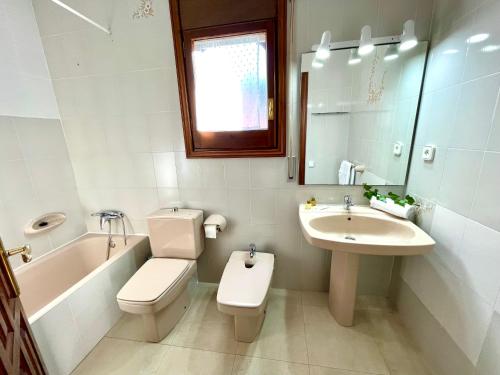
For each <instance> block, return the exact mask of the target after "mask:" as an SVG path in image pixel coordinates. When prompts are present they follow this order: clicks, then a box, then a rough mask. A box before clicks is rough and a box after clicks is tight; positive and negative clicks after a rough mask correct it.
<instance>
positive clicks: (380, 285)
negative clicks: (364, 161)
mask: <svg viewBox="0 0 500 375" xmlns="http://www.w3.org/2000/svg"><path fill="white" fill-rule="evenodd" d="M33 3H34V7H35V13H36V16H37V20H38V24H39V28H40V32H41V34H42V40H43V45H44V49H45V52H46V55H47V60H48V65H49V69H50V71H51V74H52V78H53V80H54V87H55V91H56V97H57V101H58V104H59V108H60V111H61V116H62V119H63V127H64V130H65V134H66V137H67V141H68V146H69V151H70V157H71V161H72V164H73V168H74V170H75V175H76V181H77V187H78V191H79V194H80V197H81V200H82V203H83V206H84V209H85V214H86V217H87V226H88V228H89V229H90V230H96V229H97V221H96V220H95V219H92V218H90V217H89V214H90V212H92V211H94V210H97V209H101V208H106V207H115V208H121V209H123V210H124V211H125V212H126V213H127V216H128V217H129V219H130V222H131V223H130V224H131V227H132V229H133V230H134V231H136V232H145V231H146V225H145V216H146V215H147V214H148V213H149V212H151V211H152V210H154V209H156V208H158V207H165V206H172V205H173V204H176V202H179V201H181V202H184V204H185V205H187V206H189V207H196V208H201V209H204V210H205V211H206V213H207V214H209V213H212V212H218V213H221V214H224V215H226V216H227V217H228V219H229V222H230V224H229V227H228V229H227V231H226V232H225V233H223V234H222V235H221V236H220V237H219V238H218V239H217V240H215V241H214V240H208V241H207V249H206V251H205V253H204V254H203V255H202V257H201V258H200V259H199V268H198V269H199V274H200V278H201V279H202V280H205V281H218V280H219V278H220V275H221V273H222V270H223V267H224V265H225V262H226V260H227V258H228V256H229V254H230V252H231V251H232V250H234V249H244V248H246V247H247V246H248V244H249V243H250V242H255V243H256V244H257V247H258V249H262V250H264V249H266V250H274V251H275V252H276V253H277V255H278V257H277V269H276V273H275V279H274V283H275V285H276V286H279V287H287V288H296V289H312V290H322V289H323V290H324V289H326V288H327V286H328V275H329V263H330V262H329V255H330V254H329V253H328V252H326V251H323V250H320V249H316V248H312V247H311V246H309V245H308V244H307V243H306V242H305V240H304V239H303V237H302V234H301V233H300V229H299V226H298V222H297V220H298V215H297V208H298V203H299V202H303V201H304V200H305V199H306V198H307V197H310V196H311V195H315V196H316V197H318V198H319V199H320V200H321V201H328V202H336V203H339V202H341V200H342V197H343V195H344V194H345V193H351V194H353V196H354V200H355V202H362V201H363V198H362V196H361V193H362V192H361V189H359V188H354V189H353V188H335V187H332V188H328V187H324V188H323V187H318V188H302V187H298V186H297V185H296V182H291V183H289V182H287V180H286V161H285V159H283V158H277V159H251V160H250V159H232V160H229V159H226V160H221V159H214V160H193V159H191V160H187V159H186V158H185V154H184V145H183V140H182V135H181V120H180V109H179V100H178V93H177V81H176V71H175V63H174V55H173V47H172V37H171V30H170V20H169V14H168V2H167V1H166V0H165V1H154V2H153V8H154V16H152V17H148V18H142V19H134V18H132V14H133V12H134V11H135V10H136V9H137V7H138V6H139V5H140V1H138V0H128V1H120V2H117V1H111V0H106V1H103V0H87V1H83V0H72V1H68V4H70V5H72V6H74V7H75V8H77V9H78V10H80V11H81V12H83V13H85V14H87V15H89V16H90V17H92V18H94V19H95V20H96V21H98V22H100V23H102V24H104V25H109V26H111V29H112V32H113V34H112V36H111V37H109V36H107V35H105V34H104V33H102V32H101V31H99V30H96V29H94V28H93V27H91V26H89V25H87V24H85V23H83V22H82V21H80V20H79V19H77V18H75V17H74V16H72V15H70V14H68V13H67V12H66V11H64V10H62V9H60V8H58V7H57V6H55V5H54V4H53V3H51V2H50V1H48V0H33ZM403 3H404V4H403ZM424 3H425V5H424ZM428 3H430V0H429V1H424V2H422V1H416V0H410V1H404V2H401V1H399V0H398V1H392V0H384V1H380V2H379V1H373V0H359V1H353V0H349V1H348V0H342V1H302V0H301V1H298V2H297V4H296V13H295V16H296V22H295V23H296V24H297V31H296V33H297V34H296V35H297V36H298V39H297V41H296V42H297V44H296V47H295V50H296V51H297V54H292V60H293V59H294V56H296V55H298V53H299V52H303V51H308V50H309V49H310V46H311V45H312V44H313V43H315V42H317V40H318V39H319V38H320V35H321V32H322V31H323V30H324V29H330V30H332V33H333V35H334V38H339V39H340V38H341V39H355V38H358V37H359V35H358V33H359V30H360V28H361V26H362V25H364V24H365V23H371V24H372V25H373V26H374V34H375V35H386V34H398V33H400V32H401V27H402V24H403V22H404V21H405V20H406V19H408V18H414V17H416V18H417V21H418V29H419V31H421V32H422V35H425V34H426V31H424V30H427V28H428V25H429V23H430V10H431V9H430V8H429V6H428V5H429V4H428ZM374 15H376V16H375V17H374ZM345 17H351V18H352V21H351V22H350V23H349V24H344V25H343V24H342V22H339V20H342V19H343V18H345ZM293 69H294V68H293V67H292V70H293ZM296 77H298V75H297V76H296ZM292 91H293V88H292ZM292 115H294V109H293V108H292ZM295 124H296V121H295V119H293V120H292V122H291V126H292V127H291V133H292V134H296V132H297V126H296V125H295ZM294 143H295V145H296V144H297V142H296V138H295V142H294ZM391 266H392V259H390V258H387V259H382V261H381V260H379V259H374V258H368V257H367V258H364V259H363V266H362V267H363V269H362V272H361V274H362V278H361V282H360V284H361V285H360V292H361V293H375V294H383V293H385V291H386V288H387V284H388V281H389V278H390V270H391Z"/></svg>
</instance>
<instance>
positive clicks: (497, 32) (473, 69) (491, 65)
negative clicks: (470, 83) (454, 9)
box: [464, 0, 500, 80]
mask: <svg viewBox="0 0 500 375" xmlns="http://www.w3.org/2000/svg"><path fill="white" fill-rule="evenodd" d="M482 2H484V3H485V4H484V5H483V6H481V7H480V8H479V9H478V10H477V11H476V14H475V21H474V27H473V30H472V32H471V35H476V34H481V33H486V34H488V35H489V38H488V39H487V40H485V41H484V42H482V43H477V44H472V45H470V47H469V51H468V52H467V62H466V66H465V76H464V78H465V79H466V80H468V79H474V78H477V77H481V76H485V75H488V74H493V73H498V72H499V71H500V68H499V66H498V60H499V58H500V49H499V48H498V47H499V46H500V26H499V25H498V22H497V20H498V14H499V13H500V4H499V3H498V1H496V0H489V1H482ZM476 3H477V2H476Z"/></svg>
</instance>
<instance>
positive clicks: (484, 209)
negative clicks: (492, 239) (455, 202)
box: [471, 152, 500, 231]
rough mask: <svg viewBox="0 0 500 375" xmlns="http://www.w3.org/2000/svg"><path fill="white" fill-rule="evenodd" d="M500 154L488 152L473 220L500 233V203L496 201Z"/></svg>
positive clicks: (478, 189)
mask: <svg viewBox="0 0 500 375" xmlns="http://www.w3.org/2000/svg"><path fill="white" fill-rule="evenodd" d="M499 165H500V153H493V152H487V153H485V156H484V162H483V166H482V170H481V176H479V182H478V187H477V191H476V195H475V201H474V205H473V207H472V213H471V218H473V219H474V220H477V221H479V222H480V223H482V224H484V225H486V226H489V227H491V228H493V229H495V230H496V231H500V215H499V214H498V213H499V212H500V211H499V210H500V202H499V200H498V199H495V196H496V194H497V192H498V186H499V185H498V184H499V183H500V168H499Z"/></svg>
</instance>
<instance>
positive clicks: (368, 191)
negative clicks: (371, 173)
mask: <svg viewBox="0 0 500 375" xmlns="http://www.w3.org/2000/svg"><path fill="white" fill-rule="evenodd" d="M363 189H364V190H365V192H364V194H363V195H364V196H365V197H366V198H367V199H368V200H371V199H372V198H373V197H375V198H376V199H377V200H379V201H381V202H386V201H387V198H390V199H391V200H393V201H394V203H395V204H397V205H399V206H402V207H404V206H406V205H407V204H409V205H413V204H414V203H415V199H414V198H413V197H412V196H410V195H406V196H405V197H404V198H402V197H400V196H399V195H397V194H395V193H393V192H392V191H390V192H389V193H387V195H384V194H379V193H378V189H374V188H373V186H370V185H367V184H363Z"/></svg>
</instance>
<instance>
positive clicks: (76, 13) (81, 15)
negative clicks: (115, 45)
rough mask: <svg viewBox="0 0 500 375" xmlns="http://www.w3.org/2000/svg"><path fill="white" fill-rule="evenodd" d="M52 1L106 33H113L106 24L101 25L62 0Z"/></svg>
mask: <svg viewBox="0 0 500 375" xmlns="http://www.w3.org/2000/svg"><path fill="white" fill-rule="evenodd" d="M50 1H52V2H53V3H54V4H57V5H59V6H60V7H61V8H64V9H66V10H67V11H68V12H70V13H73V14H74V15H75V16H77V17H79V18H81V19H82V20H84V21H85V22H87V23H90V24H91V25H92V26H95V27H97V28H98V29H99V30H101V31H104V32H105V33H106V34H109V35H110V34H111V30H109V29H108V28H106V27H104V26H101V25H100V24H98V23H97V22H95V21H92V20H91V19H90V18H88V17H87V16H85V15H83V14H81V13H80V12H78V11H77V10H75V9H73V8H71V7H70V6H69V5H67V4H65V3H63V2H62V1H60V0H50Z"/></svg>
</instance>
